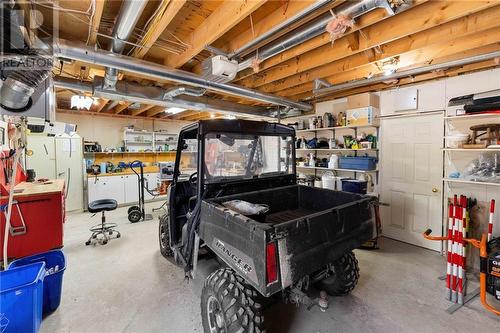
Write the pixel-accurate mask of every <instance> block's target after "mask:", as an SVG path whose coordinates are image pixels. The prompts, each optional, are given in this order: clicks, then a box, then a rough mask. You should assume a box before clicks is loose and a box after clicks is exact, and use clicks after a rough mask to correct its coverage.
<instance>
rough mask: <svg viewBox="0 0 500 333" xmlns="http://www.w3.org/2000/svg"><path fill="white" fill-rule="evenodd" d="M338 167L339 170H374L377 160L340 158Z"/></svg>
mask: <svg viewBox="0 0 500 333" xmlns="http://www.w3.org/2000/svg"><path fill="white" fill-rule="evenodd" d="M339 167H340V168H341V169H353V170H375V169H376V168H377V159H376V158H375V157H371V156H341V157H340V159H339Z"/></svg>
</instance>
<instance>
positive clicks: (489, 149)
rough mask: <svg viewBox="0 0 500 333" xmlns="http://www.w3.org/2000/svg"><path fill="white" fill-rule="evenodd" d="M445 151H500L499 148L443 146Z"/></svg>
mask: <svg viewBox="0 0 500 333" xmlns="http://www.w3.org/2000/svg"><path fill="white" fill-rule="evenodd" d="M443 150H444V151H464V152H465V151H489V152H500V149H498V148H473V149H467V148H443Z"/></svg>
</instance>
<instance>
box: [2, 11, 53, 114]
mask: <svg viewBox="0 0 500 333" xmlns="http://www.w3.org/2000/svg"><path fill="white" fill-rule="evenodd" d="M2 9H3V12H2V13H0V14H1V17H0V24H1V26H2V27H4V28H5V27H7V28H8V29H7V30H6V31H3V30H2V32H5V33H6V34H9V38H5V40H2V41H0V45H1V49H0V53H1V54H2V55H3V56H2V62H3V63H2V71H1V74H0V76H1V77H0V79H1V80H2V81H3V84H2V86H1V88H0V106H1V107H2V108H4V109H5V110H8V111H11V112H24V111H26V110H27V109H29V108H30V107H31V105H32V104H33V100H32V98H31V97H32V95H33V93H34V92H35V89H36V88H37V87H38V86H39V85H40V84H41V83H42V82H44V81H45V80H46V79H47V78H48V77H49V73H50V69H49V68H44V67H37V66H45V67H47V66H46V65H47V64H49V63H50V64H51V61H50V58H49V57H47V56H42V55H39V51H36V50H33V49H31V48H30V47H29V45H26V42H25V40H24V37H23V33H22V31H21V26H22V25H23V24H24V18H22V17H20V16H19V15H20V11H17V10H13V8H11V7H10V6H9V5H7V4H5V5H3V8H2ZM2 38H4V37H3V36H2ZM16 42H17V43H18V44H19V45H14V44H16ZM11 48H12V49H11ZM9 54H11V55H9Z"/></svg>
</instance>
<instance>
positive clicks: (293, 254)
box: [268, 197, 375, 288]
mask: <svg viewBox="0 0 500 333" xmlns="http://www.w3.org/2000/svg"><path fill="white" fill-rule="evenodd" d="M373 200H374V198H372V197H362V198H361V199H359V200H357V201H354V202H351V203H348V204H344V205H342V206H337V207H335V208H332V209H329V210H324V211H320V212H317V213H313V214H310V215H307V216H305V217H301V218H298V219H295V220H291V221H287V222H283V223H280V224H276V225H274V228H273V230H272V231H268V233H269V235H270V237H269V238H270V239H274V240H276V242H277V246H278V253H279V267H280V275H281V283H282V287H283V288H286V287H288V286H290V285H291V284H292V283H294V282H297V281H298V280H299V279H301V278H302V277H304V276H305V275H307V274H311V273H314V272H315V271H317V270H319V269H321V268H323V267H324V266H326V265H327V264H329V263H331V262H333V261H334V260H336V259H337V258H339V257H340V256H342V254H343V253H345V252H346V251H349V250H353V249H355V248H358V247H359V246H361V244H363V243H364V242H365V241H367V240H368V239H370V238H372V234H373V227H374V223H375V217H374V210H373V204H372V201H373Z"/></svg>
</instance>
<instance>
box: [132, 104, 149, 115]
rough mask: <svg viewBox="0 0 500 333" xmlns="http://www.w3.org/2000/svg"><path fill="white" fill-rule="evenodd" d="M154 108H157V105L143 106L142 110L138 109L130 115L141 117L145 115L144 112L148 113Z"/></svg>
mask: <svg viewBox="0 0 500 333" xmlns="http://www.w3.org/2000/svg"><path fill="white" fill-rule="evenodd" d="M154 107H155V105H142V106H141V107H140V108H138V109H137V110H132V111H131V112H130V114H131V115H132V116H139V115H141V114H142V113H144V112H146V111H148V110H150V109H152V108H154Z"/></svg>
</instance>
